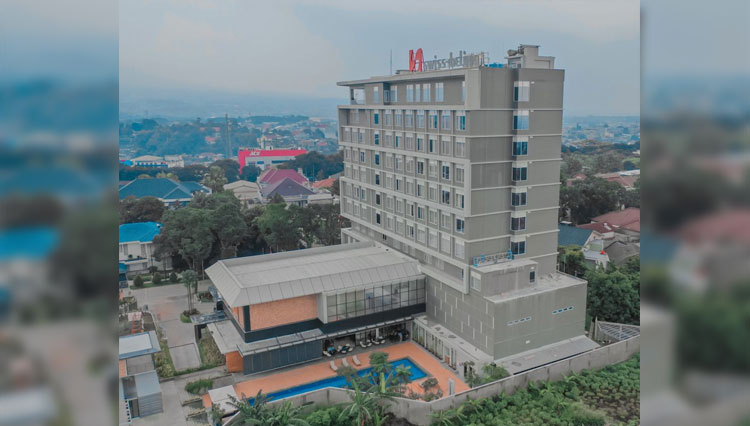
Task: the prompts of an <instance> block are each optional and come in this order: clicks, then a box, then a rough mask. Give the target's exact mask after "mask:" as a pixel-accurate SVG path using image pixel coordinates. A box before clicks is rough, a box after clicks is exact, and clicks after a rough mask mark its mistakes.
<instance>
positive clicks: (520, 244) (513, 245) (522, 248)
mask: <svg viewBox="0 0 750 426" xmlns="http://www.w3.org/2000/svg"><path fill="white" fill-rule="evenodd" d="M510 251H511V252H512V253H513V254H514V255H519V254H525V253H526V240H517V241H511V242H510Z"/></svg>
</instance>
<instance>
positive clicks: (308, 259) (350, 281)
mask: <svg viewBox="0 0 750 426" xmlns="http://www.w3.org/2000/svg"><path fill="white" fill-rule="evenodd" d="M206 274H208V277H209V278H210V279H211V281H212V282H213V283H214V285H215V286H216V288H217V289H218V290H219V293H220V294H221V295H222V296H223V297H224V300H225V301H226V302H227V303H228V304H229V305H230V306H233V307H238V306H245V305H251V304H256V303H264V302H273V301H276V300H282V299H288V298H291V297H300V296H307V295H310V294H319V293H324V292H331V291H338V290H343V289H347V288H354V287H359V286H363V285H367V284H375V283H385V282H388V281H402V280H407V279H416V278H420V277H423V275H422V272H421V271H420V269H419V263H418V262H417V261H416V260H414V259H411V258H409V257H407V256H404V255H402V254H400V253H398V252H395V251H394V250H392V249H389V248H386V247H384V246H382V245H379V244H376V243H374V242H369V241H368V242H362V243H354V244H345V245H337V246H329V247H320V248H313V249H306V250H297V251H291V252H284V253H274V254H267V255H262V256H248V257H241V258H236V259H227V260H220V261H218V262H216V263H214V264H213V265H211V267H209V268H208V269H206Z"/></svg>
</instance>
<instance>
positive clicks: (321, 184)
mask: <svg viewBox="0 0 750 426" xmlns="http://www.w3.org/2000/svg"><path fill="white" fill-rule="evenodd" d="M334 182H336V178H332V177H331V178H328V179H323V180H319V181H317V182H313V184H312V186H313V188H316V189H318V188H330V187H332V186H333V183H334Z"/></svg>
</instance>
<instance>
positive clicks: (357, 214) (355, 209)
mask: <svg viewBox="0 0 750 426" xmlns="http://www.w3.org/2000/svg"><path fill="white" fill-rule="evenodd" d="M354 216H359V204H355V205H354Z"/></svg>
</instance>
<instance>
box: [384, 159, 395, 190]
mask: <svg viewBox="0 0 750 426" xmlns="http://www.w3.org/2000/svg"><path fill="white" fill-rule="evenodd" d="M387 159H388V157H386V160H387ZM385 187H386V188H388V189H393V176H391V175H385Z"/></svg>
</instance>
